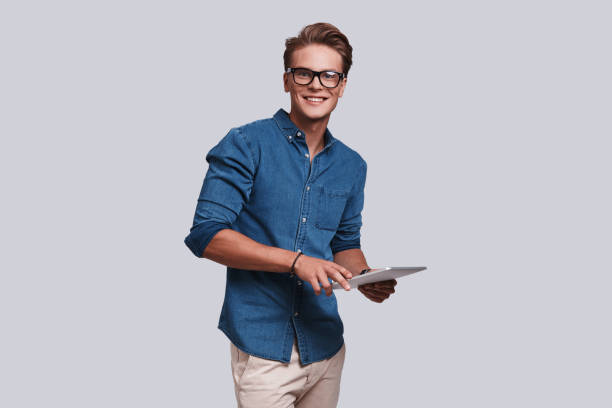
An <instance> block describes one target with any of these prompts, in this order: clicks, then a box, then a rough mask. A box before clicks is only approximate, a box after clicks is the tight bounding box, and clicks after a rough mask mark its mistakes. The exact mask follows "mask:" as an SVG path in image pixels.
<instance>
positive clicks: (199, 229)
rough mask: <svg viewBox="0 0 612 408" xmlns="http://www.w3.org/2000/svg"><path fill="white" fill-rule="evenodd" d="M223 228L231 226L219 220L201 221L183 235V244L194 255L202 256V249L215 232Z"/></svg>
mask: <svg viewBox="0 0 612 408" xmlns="http://www.w3.org/2000/svg"><path fill="white" fill-rule="evenodd" d="M223 229H231V226H230V225H229V224H227V223H224V222H219V221H212V220H207V221H203V222H201V223H199V224H198V225H194V226H193V227H192V228H191V230H190V231H189V235H187V236H186V237H185V245H187V248H189V250H190V251H191V252H192V253H193V254H194V255H195V256H197V257H198V258H204V250H205V249H206V247H207V246H208V244H209V243H210V241H211V240H212V239H213V237H214V236H215V235H216V234H217V232H219V231H221V230H223Z"/></svg>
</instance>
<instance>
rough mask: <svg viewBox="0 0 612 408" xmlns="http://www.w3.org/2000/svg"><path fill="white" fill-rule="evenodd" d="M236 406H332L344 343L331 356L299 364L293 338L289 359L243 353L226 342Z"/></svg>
mask: <svg viewBox="0 0 612 408" xmlns="http://www.w3.org/2000/svg"><path fill="white" fill-rule="evenodd" d="M230 351H231V359H232V375H233V377H234V390H235V393H236V400H237V402H238V408H311V407H313V408H314V407H316V408H335V407H336V406H337V404H338V395H339V393H340V377H341V375H342V368H343V367H344V355H345V352H346V346H345V345H344V344H343V345H342V348H340V350H339V351H338V352H337V353H336V354H335V355H333V356H332V357H330V358H328V359H325V360H321V361H317V362H314V363H311V364H308V365H305V366H303V365H302V364H301V363H300V360H299V355H298V349H297V344H296V339H295V338H294V340H293V349H292V351H291V361H290V362H289V363H282V362H280V361H275V360H268V359H265V358H260V357H256V356H253V355H250V354H247V353H245V352H244V351H242V350H240V349H238V348H237V347H236V346H234V344H233V343H232V342H230Z"/></svg>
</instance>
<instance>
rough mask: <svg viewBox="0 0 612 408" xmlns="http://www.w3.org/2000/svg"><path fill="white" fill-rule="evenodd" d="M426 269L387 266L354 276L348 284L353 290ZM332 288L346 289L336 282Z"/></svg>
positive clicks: (423, 267) (420, 267)
mask: <svg viewBox="0 0 612 408" xmlns="http://www.w3.org/2000/svg"><path fill="white" fill-rule="evenodd" d="M425 269H427V268H426V267H425V266H387V267H385V268H376V269H372V270H371V271H369V272H366V273H364V274H363V275H357V276H353V277H352V278H351V279H348V280H347V282H348V283H349V285H351V289H355V288H357V286H359V285H363V284H364V283H372V282H379V281H384V280H390V279H397V278H401V277H402V276H405V275H411V274H413V273H416V272H419V271H422V270H425ZM332 288H333V289H344V288H343V287H342V286H340V284H339V283H338V282H334V283H333V284H332Z"/></svg>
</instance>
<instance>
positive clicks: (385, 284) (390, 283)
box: [374, 280, 397, 288]
mask: <svg viewBox="0 0 612 408" xmlns="http://www.w3.org/2000/svg"><path fill="white" fill-rule="evenodd" d="M395 285H397V282H395V283H393V280H386V281H380V282H375V283H374V286H375V287H378V288H392V287H394V286H395Z"/></svg>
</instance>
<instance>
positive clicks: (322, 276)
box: [317, 272, 332, 296]
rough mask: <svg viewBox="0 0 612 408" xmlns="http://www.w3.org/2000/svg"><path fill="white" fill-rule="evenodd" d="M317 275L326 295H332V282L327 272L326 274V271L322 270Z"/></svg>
mask: <svg viewBox="0 0 612 408" xmlns="http://www.w3.org/2000/svg"><path fill="white" fill-rule="evenodd" d="M317 276H318V278H319V282H321V286H322V287H323V289H324V290H325V295H327V296H331V294H332V287H331V284H330V283H329V279H327V274H325V273H324V272H321V273H319V274H318V275H317Z"/></svg>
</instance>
